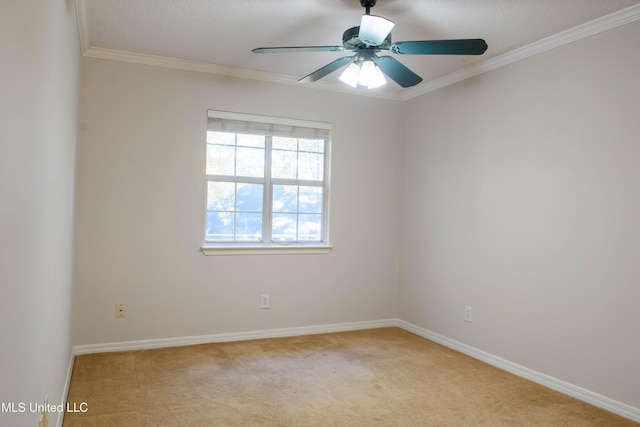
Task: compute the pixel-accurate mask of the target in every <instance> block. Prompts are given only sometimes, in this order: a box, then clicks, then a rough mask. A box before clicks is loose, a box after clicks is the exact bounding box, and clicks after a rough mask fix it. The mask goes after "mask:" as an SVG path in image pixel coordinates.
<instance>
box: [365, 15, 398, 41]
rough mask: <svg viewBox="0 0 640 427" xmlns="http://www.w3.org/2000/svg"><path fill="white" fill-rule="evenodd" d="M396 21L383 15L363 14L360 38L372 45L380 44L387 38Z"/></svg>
mask: <svg viewBox="0 0 640 427" xmlns="http://www.w3.org/2000/svg"><path fill="white" fill-rule="evenodd" d="M394 25H396V24H395V22H393V21H390V20H388V19H386V18H383V17H382V16H376V15H362V21H361V22H360V32H359V33H358V38H359V39H360V40H361V41H362V42H364V43H366V44H368V45H371V46H379V45H381V44H382V42H384V39H386V38H387V36H388V35H389V33H390V32H391V29H392V28H393V26H394Z"/></svg>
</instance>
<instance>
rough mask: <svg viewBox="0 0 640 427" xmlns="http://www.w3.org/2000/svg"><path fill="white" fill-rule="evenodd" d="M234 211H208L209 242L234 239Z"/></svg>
mask: <svg viewBox="0 0 640 427" xmlns="http://www.w3.org/2000/svg"><path fill="white" fill-rule="evenodd" d="M234 225H235V224H234V214H233V212H207V233H206V240H207V242H211V241H223V240H226V241H230V240H233V229H234Z"/></svg>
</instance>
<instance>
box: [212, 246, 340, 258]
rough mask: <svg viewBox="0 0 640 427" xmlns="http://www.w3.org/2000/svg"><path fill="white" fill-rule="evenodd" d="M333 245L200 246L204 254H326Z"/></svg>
mask: <svg viewBox="0 0 640 427" xmlns="http://www.w3.org/2000/svg"><path fill="white" fill-rule="evenodd" d="M332 249H333V246H328V245H318V246H308V245H299V246H295V245H291V246H203V247H201V248H200V252H202V253H203V254H204V255H206V256H221V255H308V254H328V253H329V252H331V250H332Z"/></svg>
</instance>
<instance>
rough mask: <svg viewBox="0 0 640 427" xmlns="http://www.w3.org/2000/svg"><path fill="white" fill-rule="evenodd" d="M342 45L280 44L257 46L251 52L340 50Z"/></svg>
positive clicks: (342, 47)
mask: <svg viewBox="0 0 640 427" xmlns="http://www.w3.org/2000/svg"><path fill="white" fill-rule="evenodd" d="M343 50H345V49H344V46H282V47H257V48H255V49H253V50H252V51H251V52H253V53H292V52H294V53H297V52H340V51H343Z"/></svg>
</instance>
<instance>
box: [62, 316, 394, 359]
mask: <svg viewBox="0 0 640 427" xmlns="http://www.w3.org/2000/svg"><path fill="white" fill-rule="evenodd" d="M391 326H398V320H397V319H383V320H371V321H366V322H350V323H334V324H328V325H317V326H301V327H297V328H282V329H270V330H264V331H248V332H232V333H223V334H213V335H200V336H193V337H177V338H161V339H152V340H141V341H124V342H115V343H106V344H89V345H78V346H75V347H74V352H75V354H76V355H80V354H90V353H107V352H113V351H130V350H146V349H153V348H163V347H179V346H184V345H194V344H209V343H216V342H230V341H246V340H255V339H262V338H282V337H295V336H300V335H313V334H325V333H331V332H347V331H357V330H361V329H374V328H385V327H391Z"/></svg>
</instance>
